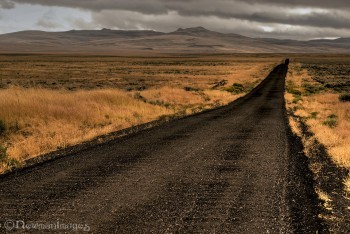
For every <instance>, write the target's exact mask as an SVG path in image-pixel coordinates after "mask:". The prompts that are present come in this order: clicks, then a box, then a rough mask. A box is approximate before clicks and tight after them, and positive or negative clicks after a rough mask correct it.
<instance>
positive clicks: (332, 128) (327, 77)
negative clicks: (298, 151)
mask: <svg viewBox="0 0 350 234" xmlns="http://www.w3.org/2000/svg"><path fill="white" fill-rule="evenodd" d="M349 72H350V62H349V58H348V57H345V58H344V57H338V58H332V59H330V58H323V59H322V58H315V57H313V58H308V57H306V58H295V59H294V62H293V63H291V64H290V66H289V72H288V76H287V81H286V95H285V98H286V103H287V109H288V111H289V113H290V124H291V126H292V128H293V131H294V132H295V133H297V134H298V135H299V136H300V137H301V138H302V139H303V141H304V146H305V153H306V155H308V156H309V157H316V155H317V154H319V152H316V155H315V150H317V149H315V147H316V146H317V142H319V143H321V144H322V145H324V146H325V147H326V150H327V152H328V154H329V155H330V156H331V160H332V161H333V162H334V163H335V164H336V165H338V166H339V167H343V168H347V169H348V170H349V169H350V101H349V95H350V92H349V91H350V73H349ZM303 124H305V125H306V127H307V128H308V130H309V131H310V132H312V133H313V134H314V135H313V136H311V137H310V136H306V135H303V134H304V133H303ZM316 148H317V147H316ZM312 152H314V153H312ZM310 167H311V170H312V171H313V172H314V173H315V174H319V173H320V171H321V170H322V168H321V167H322V166H321V165H320V164H317V163H316V164H314V165H311V166H310ZM319 176H326V175H319ZM328 179H329V178H328ZM337 179H338V178H334V179H333V181H336V180H337ZM331 180H332V179H331ZM329 183H331V182H329ZM340 183H343V185H344V190H345V193H344V194H345V195H344V196H345V198H344V199H345V200H347V199H349V198H350V177H347V178H344V179H343V181H341V182H340ZM319 185H320V184H318V185H317V186H319ZM326 186H327V185H326ZM316 191H317V193H318V194H319V197H320V199H322V200H323V201H324V204H325V208H326V209H327V210H330V211H331V210H332V209H333V208H332V207H331V206H330V204H331V203H332V202H333V201H332V200H333V197H332V196H333V195H334V194H327V193H326V192H325V191H322V189H321V188H320V187H317V188H316ZM344 205H345V204H344ZM344 209H347V208H346V207H345V208H344ZM335 213H337V212H335ZM339 214H341V212H339V213H338V214H337V215H334V216H329V217H327V218H328V220H332V221H333V222H338V221H340V220H341V219H342V217H341V216H340V217H338V216H339Z"/></svg>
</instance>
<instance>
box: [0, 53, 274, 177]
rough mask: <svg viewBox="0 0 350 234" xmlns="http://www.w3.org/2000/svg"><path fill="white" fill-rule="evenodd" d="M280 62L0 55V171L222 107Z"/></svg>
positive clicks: (216, 57)
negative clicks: (155, 122)
mask: <svg viewBox="0 0 350 234" xmlns="http://www.w3.org/2000/svg"><path fill="white" fill-rule="evenodd" d="M279 60H280V59H279V58H278V57H272V58H258V57H254V56H247V57H237V56H236V57H235V56H208V57H206V56H200V57H182V58H174V57H170V58H167V57H160V58H139V57H134V58H122V57H91V56H86V57H84V56H81V57H67V56H0V66H1V70H0V75H1V80H0V87H1V89H0V147H1V148H0V149H1V156H0V162H1V170H2V171H3V170H6V169H9V168H11V167H13V166H19V165H20V164H21V163H22V162H23V161H24V160H26V159H29V158H32V157H36V156H38V155H42V154H45V153H48V152H51V151H54V150H57V149H62V148H65V147H68V146H71V145H75V144H79V143H81V142H84V141H88V140H91V139H93V138H95V137H97V136H99V135H103V134H107V133H110V132H114V131H117V130H121V129H125V128H128V127H131V126H134V125H138V124H142V123H146V122H150V121H153V120H157V119H162V118H167V117H173V116H184V115H188V114H192V113H196V112H200V111H203V110H206V109H210V108H213V107H217V106H221V105H225V104H228V103H229V102H231V101H233V100H235V99H237V98H238V97H240V96H242V95H244V94H245V93H247V92H249V91H250V90H251V89H252V88H253V87H254V86H255V85H257V84H258V83H259V82H260V81H261V80H262V79H263V78H264V77H266V76H267V74H268V73H269V72H270V71H271V69H272V68H273V67H274V66H275V65H276V64H277V63H278V62H279ZM233 87H234V88H233Z"/></svg>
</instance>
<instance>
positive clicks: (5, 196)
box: [0, 64, 323, 233]
mask: <svg viewBox="0 0 350 234" xmlns="http://www.w3.org/2000/svg"><path fill="white" fill-rule="evenodd" d="M287 69H288V67H287V65H284V64H281V65H279V66H277V67H276V68H275V69H274V70H273V71H272V72H271V74H270V75H269V76H268V77H267V78H266V79H265V80H264V81H263V83H262V84H261V85H259V86H258V88H256V89H255V90H253V91H252V92H251V93H250V94H248V95H247V96H246V97H244V98H242V99H240V100H238V101H236V102H234V103H232V104H230V105H228V106H225V107H222V108H218V109H216V110H212V111H208V112H205V113H202V114H198V115H195V116H191V117H187V118H184V119H180V120H176V121H172V122H169V123H166V124H163V125H161V126H158V127H154V128H152V129H148V130H144V131H141V132H138V133H136V134H132V135H129V136H126V137H123V138H120V139H117V140H113V141H111V142H107V143H104V144H101V145H99V146H97V147H93V148H90V149H87V150H84V151H81V152H79V153H75V154H73V155H69V156H66V157H63V158H60V159H57V160H54V161H51V162H47V163H44V164H42V165H39V166H36V167H33V168H30V169H26V170H23V171H20V172H17V173H15V174H12V175H9V176H6V177H4V178H1V179H0V201H1V206H0V215H1V217H0V218H1V219H0V221H1V222H0V224H1V227H0V230H1V232H4V231H6V229H5V227H4V224H6V225H7V228H8V229H13V231H25V232H32V233H36V232H38V230H37V229H35V228H31V229H30V228H26V227H25V228H26V230H23V229H21V228H23V226H22V224H23V223H22V221H23V222H24V223H26V224H28V223H29V224H35V223H44V224H50V223H53V224H57V222H58V223H59V224H61V225H63V224H67V225H71V226H70V229H69V228H68V229H67V230H63V228H64V227H63V226H62V227H59V228H60V231H61V232H64V231H67V232H69V231H71V230H72V229H74V228H77V229H79V230H80V231H83V228H87V229H85V230H88V229H89V230H90V231H91V232H93V233H295V232H298V233H301V232H303V233H311V232H312V233H315V232H316V231H317V230H319V231H322V228H323V227H322V225H321V224H320V222H319V220H318V219H317V218H316V217H317V206H316V205H317V202H315V197H314V196H315V195H314V193H313V190H312V181H311V180H310V176H309V175H308V173H309V171H308V170H307V165H306V159H305V158H304V156H303V155H302V154H301V153H300V151H299V150H300V149H299V148H298V147H300V146H299V144H297V143H295V139H294V138H293V137H292V136H291V133H290V130H289V128H288V125H287V118H286V114H285V108H284V96H283V95H284V85H285V75H286V73H287ZM6 220H7V221H8V222H7V223H6ZM18 221H21V222H18ZM11 222H12V223H11ZM74 224H82V225H83V226H80V227H78V226H74ZM6 225H5V226H6ZM16 225H17V226H16ZM49 228H50V227H49ZM65 228H67V226H65ZM52 229H54V227H53V226H52V227H51V230H52Z"/></svg>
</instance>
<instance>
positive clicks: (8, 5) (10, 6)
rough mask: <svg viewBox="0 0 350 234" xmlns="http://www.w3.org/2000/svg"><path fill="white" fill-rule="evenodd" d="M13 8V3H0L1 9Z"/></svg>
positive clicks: (3, 1)
mask: <svg viewBox="0 0 350 234" xmlns="http://www.w3.org/2000/svg"><path fill="white" fill-rule="evenodd" d="M14 7H15V3H14V2H12V1H8V0H1V1H0V8H3V9H12V8H14Z"/></svg>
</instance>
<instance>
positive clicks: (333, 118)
mask: <svg viewBox="0 0 350 234" xmlns="http://www.w3.org/2000/svg"><path fill="white" fill-rule="evenodd" d="M323 125H325V126H328V127H330V128H335V127H336V126H338V116H337V115H335V114H331V115H329V116H328V117H327V119H326V120H325V121H323Z"/></svg>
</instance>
